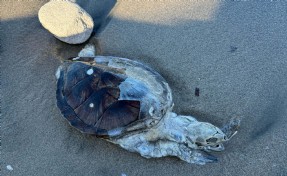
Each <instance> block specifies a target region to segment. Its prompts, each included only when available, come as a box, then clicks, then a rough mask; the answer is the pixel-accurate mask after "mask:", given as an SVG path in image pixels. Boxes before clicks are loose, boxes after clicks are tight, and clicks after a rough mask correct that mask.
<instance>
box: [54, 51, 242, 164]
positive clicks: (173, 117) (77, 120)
mask: <svg viewBox="0 0 287 176" xmlns="http://www.w3.org/2000/svg"><path fill="white" fill-rule="evenodd" d="M56 77H57V79H58V81H57V93H56V94H57V95H56V97H57V105H58V107H59V109H60V110H61V113H62V114H63V116H64V117H65V118H66V119H67V120H68V121H69V122H70V124H71V125H72V126H73V127H75V128H77V129H78V130H80V131H81V132H83V133H88V134H94V135H96V136H98V137H100V138H104V139H106V140H108V141H110V142H112V143H115V144H118V145H120V146H121V147H123V148H125V149H127V150H129V151H132V152H138V153H140V155H141V156H143V157H146V158H151V157H163V156H176V157H179V158H180V159H182V160H184V161H186V162H188V163H196V164H205V163H206V162H213V161H216V158H215V157H214V156H212V155H210V154H207V152H209V151H221V150H223V149H224V148H223V145H222V142H224V141H227V140H229V138H230V137H231V136H233V134H235V130H233V131H231V132H230V131H227V130H230V129H231V128H228V127H226V128H224V129H225V130H226V129H227V130H226V132H225V133H228V135H226V134H225V133H223V132H222V130H221V129H219V128H217V127H216V126H214V125H212V124H210V123H207V122H199V121H197V120H196V119H195V118H193V117H191V116H183V115H177V114H176V113H174V112H172V107H173V102H172V95H171V90H170V87H169V85H168V84H167V82H166V81H165V79H164V78H163V77H162V76H161V75H160V74H159V73H157V72H156V71H154V70H153V69H151V68H150V67H148V66H146V65H144V64H142V63H139V62H136V61H132V60H129V59H125V58H119V57H107V56H95V54H94V46H92V45H87V46H86V47H85V48H84V49H83V50H82V51H81V52H80V53H79V56H78V57H75V58H73V59H70V60H68V61H65V62H64V63H63V64H62V65H61V66H60V67H59V68H58V70H57V73H56ZM231 125H232V126H236V125H237V124H231ZM232 129H234V128H232Z"/></svg>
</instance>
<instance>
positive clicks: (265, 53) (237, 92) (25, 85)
mask: <svg viewBox="0 0 287 176" xmlns="http://www.w3.org/2000/svg"><path fill="white" fill-rule="evenodd" d="M44 3H45V2H44V1H36V0H35V1H1V33H0V35H1V43H0V44H1V48H0V49H1V50H0V52H1V113H2V114H1V172H2V174H1V175H5V176H6V175H7V176H8V175H13V176H18V175H19V176H20V175H30V176H32V175H37V176H39V175H77V176H78V175H97V176H98V175H99V176H111V175H112V176H121V175H124V174H125V175H127V176H134V175H139V176H145V175H149V176H150V175H155V176H160V175H165V176H166V175H196V176H199V175H262V176H264V175H275V176H277V175H278V176H279V175H282V176H283V175H287V163H286V160H287V152H286V145H287V135H286V134H287V91H286V90H287V79H286V76H287V60H286V58H287V51H286V48H287V42H286V41H287V30H286V29H287V16H286V5H287V3H286V2H284V1H274V2H267V1H264V2H262V1H261V2H258V3H256V2H251V1H193V0H190V1H184V0H182V1H168V0H166V1H136V2H130V1H118V2H117V3H116V4H115V3H114V1H109V3H108V7H106V6H105V4H104V3H102V2H101V1H99V3H98V5H99V6H98V7H97V8H98V12H99V14H101V15H103V18H101V16H97V18H96V19H98V20H102V19H106V15H107V14H108V12H109V10H110V9H111V8H113V10H112V11H111V16H110V17H109V18H107V20H103V21H100V22H98V23H97V24H99V29H101V30H98V29H97V30H96V32H97V36H98V38H99V40H100V44H101V48H102V54H103V55H115V56H121V57H126V58H131V59H135V60H139V61H141V62H144V63H146V64H148V65H150V66H151V67H152V68H154V69H155V70H157V71H158V72H159V73H161V74H162V75H163V76H164V77H165V78H166V79H167V81H168V82H169V83H170V86H171V88H172V90H173V97H174V103H175V108H174V111H175V112H176V113H179V114H185V115H187V114H190V115H194V116H195V117H197V118H198V119H199V120H201V121H208V122H212V123H213V124H216V125H218V126H222V125H223V124H224V123H226V122H227V121H228V120H229V119H230V118H232V117H235V116H237V117H240V118H242V125H241V128H240V130H239V132H238V134H237V135H236V136H235V137H234V138H233V139H232V140H231V141H229V142H228V143H226V145H225V146H226V150H225V151H224V152H221V153H215V154H214V155H216V156H218V158H219V162H218V163H213V164H207V165H205V166H197V165H191V164H188V163H185V162H183V161H180V160H179V159H177V158H171V157H167V158H161V159H144V158H142V157H140V156H139V155H138V154H135V153H130V152H128V151H125V150H123V149H121V148H120V147H118V146H116V145H113V144H110V143H108V142H106V141H103V140H100V139H96V138H94V137H91V136H87V135H83V134H81V133H80V132H78V131H76V130H75V129H73V128H72V127H70V126H69V125H68V123H67V122H66V120H65V119H63V118H62V117H61V114H60V112H59V110H58V108H57V107H56V100H55V90H56V79H55V76H54V73H55V71H56V69H57V67H58V66H59V64H60V60H61V59H65V58H68V57H71V56H74V55H76V53H77V52H78V51H79V50H80V49H81V48H82V47H83V45H78V46H70V45H68V44H65V43H62V42H60V41H58V40H57V39H56V38H55V37H53V36H52V35H51V34H50V33H48V32H47V31H46V30H45V29H44V28H43V27H42V26H41V24H40V23H39V21H38V18H37V12H38V10H39V9H40V7H41V6H42V5H43V4H44ZM111 5H112V6H111ZM101 6H102V7H101ZM101 9H102V11H101ZM103 9H104V10H105V11H103ZM107 9H108V10H107ZM94 13H95V14H94V16H95V17H96V15H97V11H95V12H94ZM99 31H101V33H99ZM196 87H198V88H199V89H200V94H199V96H195V95H194V90H195V88H196ZM11 168H12V169H13V170H12V169H11Z"/></svg>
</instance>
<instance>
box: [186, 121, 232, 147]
mask: <svg viewBox="0 0 287 176" xmlns="http://www.w3.org/2000/svg"><path fill="white" fill-rule="evenodd" d="M186 129H187V133H188V135H187V140H188V144H189V142H191V144H192V145H193V146H194V145H195V146H196V147H198V148H199V149H203V150H205V151H210V150H212V151H222V150H224V146H223V144H222V142H225V141H227V140H228V138H227V136H226V135H225V134H224V133H223V132H222V131H221V130H220V129H219V128H218V127H216V126H214V125H212V124H210V123H206V122H197V123H192V124H190V125H188V126H187V128H186Z"/></svg>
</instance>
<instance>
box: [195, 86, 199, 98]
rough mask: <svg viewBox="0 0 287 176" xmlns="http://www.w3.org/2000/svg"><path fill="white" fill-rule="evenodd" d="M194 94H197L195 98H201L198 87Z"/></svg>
mask: <svg viewBox="0 0 287 176" xmlns="http://www.w3.org/2000/svg"><path fill="white" fill-rule="evenodd" d="M194 94H195V96H197V97H198V96H199V88H197V87H196V88H195V92H194Z"/></svg>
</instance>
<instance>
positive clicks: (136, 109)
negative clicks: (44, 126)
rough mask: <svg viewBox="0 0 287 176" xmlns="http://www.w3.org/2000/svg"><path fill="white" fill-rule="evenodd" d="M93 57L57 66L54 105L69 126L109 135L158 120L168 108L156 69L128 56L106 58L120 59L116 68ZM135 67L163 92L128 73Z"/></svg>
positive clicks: (166, 94)
mask: <svg viewBox="0 0 287 176" xmlns="http://www.w3.org/2000/svg"><path fill="white" fill-rule="evenodd" d="M96 60H97V58H93V57H89V58H88V57H87V58H86V57H79V58H77V60H76V61H73V60H71V59H70V60H68V61H65V62H64V63H63V64H62V65H61V66H60V67H59V69H58V72H59V73H58V74H59V76H58V81H57V91H56V99H57V106H58V108H59V109H60V111H61V113H62V115H63V116H64V117H65V118H66V119H67V120H68V121H69V123H70V125H72V126H73V127H75V128H76V129H78V130H80V131H81V132H82V133H88V134H94V135H96V136H99V137H103V138H109V136H111V134H112V131H118V132H117V135H120V134H122V133H123V131H125V130H126V128H127V127H131V126H137V124H143V123H146V121H147V120H148V119H160V118H161V117H163V116H164V113H166V111H167V110H168V109H169V108H170V107H171V102H170V101H171V100H169V101H167V98H170V97H171V96H168V94H169V93H170V90H169V87H168V85H167V84H165V80H164V79H163V78H162V77H161V76H160V75H159V74H158V73H157V72H155V71H153V70H152V69H150V68H149V67H146V66H144V65H143V64H141V63H138V62H135V61H131V60H128V59H121V58H113V57H111V58H108V59H105V61H108V63H109V62H111V61H113V62H114V63H116V62H119V65H120V66H116V67H115V66H109V65H108V64H107V63H104V64H103V63H102V62H96ZM98 60H100V61H101V59H99V58H98ZM137 67H138V68H140V69H142V70H143V71H144V72H145V73H143V74H148V75H149V76H150V77H151V78H152V79H155V80H156V81H154V82H155V86H156V87H160V86H162V87H163V89H162V90H163V91H161V92H160V93H158V91H154V90H152V89H153V87H152V86H150V85H149V84H150V83H149V80H148V79H147V80H146V81H144V79H142V80H139V79H138V77H137V76H133V75H134V74H130V73H128V69H129V68H137ZM140 74H141V73H138V74H137V75H140ZM147 77H148V76H147ZM153 125H154V124H153ZM141 126H142V125H141ZM145 127H146V126H145ZM135 129H137V128H135Z"/></svg>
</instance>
